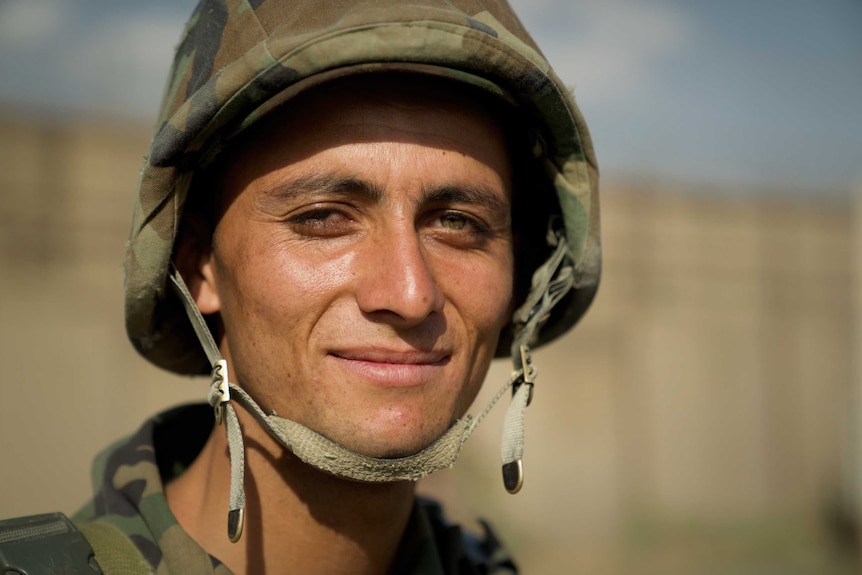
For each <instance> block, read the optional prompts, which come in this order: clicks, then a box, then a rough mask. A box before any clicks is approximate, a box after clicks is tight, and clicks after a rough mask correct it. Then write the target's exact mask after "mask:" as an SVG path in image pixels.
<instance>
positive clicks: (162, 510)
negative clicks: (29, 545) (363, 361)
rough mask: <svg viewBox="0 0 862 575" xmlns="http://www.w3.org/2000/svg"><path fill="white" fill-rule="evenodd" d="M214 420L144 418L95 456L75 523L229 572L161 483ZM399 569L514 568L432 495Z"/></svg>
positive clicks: (194, 569)
mask: <svg viewBox="0 0 862 575" xmlns="http://www.w3.org/2000/svg"><path fill="white" fill-rule="evenodd" d="M212 426H213V411H212V409H211V408H210V407H209V406H208V405H204V404H201V405H192V406H183V407H179V408H175V409H172V410H169V411H166V412H164V413H161V414H159V415H157V416H155V417H153V418H151V419H149V420H147V421H146V422H145V423H144V425H143V426H142V427H141V428H140V429H139V430H138V431H137V432H135V433H134V434H133V435H131V436H130V437H127V438H125V439H122V440H120V441H118V442H116V443H114V444H113V445H111V446H110V447H108V448H107V449H106V450H105V451H103V452H102V453H101V454H100V455H99V456H98V457H97V458H96V460H95V462H94V464H93V470H92V478H93V487H94V491H95V496H94V497H93V499H92V501H90V502H89V503H88V504H87V505H85V506H84V507H83V508H82V509H81V510H80V511H79V512H78V513H77V514H76V515H75V517H74V520H75V522H77V523H80V522H89V521H102V522H106V523H110V524H112V525H114V526H116V527H117V528H119V529H120V530H121V531H122V532H123V533H124V534H126V535H127V536H128V537H129V539H130V540H131V541H132V543H134V545H135V546H136V547H137V548H138V549H139V550H140V552H141V554H142V555H143V556H144V557H145V558H146V559H147V561H149V563H150V565H151V566H152V569H153V572H158V573H159V574H160V575H162V574H164V575H169V574H171V573H173V574H183V575H230V573H231V571H230V570H229V569H228V568H227V567H225V566H224V565H222V563H221V562H220V561H219V560H218V559H217V558H215V557H212V556H210V555H209V554H208V553H207V552H206V551H204V550H203V549H202V548H201V547H200V546H199V545H198V544H197V543H196V542H195V541H194V540H193V539H192V538H191V537H190V536H189V535H188V534H187V533H186V532H185V531H184V530H183V528H182V527H180V525H179V523H177V520H176V518H175V517H174V515H173V513H171V510H170V508H169V507H168V504H167V501H166V500H165V495H164V484H165V483H166V482H168V481H170V480H171V479H173V478H174V477H177V476H178V475H180V474H181V473H182V472H183V471H184V470H185V469H186V468H187V467H188V466H189V465H190V464H191V462H192V461H193V460H194V458H195V457H196V456H197V454H198V453H199V452H200V450H201V449H202V448H203V445H204V443H205V442H206V439H207V436H208V435H209V433H210V430H211V429H212ZM392 572H393V573H398V574H399V575H410V574H416V575H419V574H423V575H426V574H427V575H437V574H440V575H449V574H461V575H473V574H477V575H478V574H480V573H482V574H485V573H496V574H500V575H502V574H510V573H516V572H517V570H516V568H515V567H514V564H513V563H512V561H511V559H510V558H509V557H508V554H507V553H506V552H505V550H504V549H503V548H502V547H501V546H500V544H499V542H498V540H497V538H496V537H495V536H494V534H493V533H492V532H491V531H490V529H489V528H488V527H487V525H485V534H484V536H483V537H476V536H474V535H472V534H469V533H466V532H464V531H462V530H461V528H460V527H458V526H457V525H451V524H449V523H447V522H446V520H445V519H444V517H443V513H442V510H441V508H440V506H439V505H437V504H436V503H435V502H433V501H430V500H425V499H417V501H416V504H415V505H414V508H413V513H412V516H411V518H410V522H409V524H408V526H407V530H406V531H405V534H404V538H403V539H402V542H401V545H400V547H399V550H398V554H397V556H396V559H395V563H394V564H393V568H392Z"/></svg>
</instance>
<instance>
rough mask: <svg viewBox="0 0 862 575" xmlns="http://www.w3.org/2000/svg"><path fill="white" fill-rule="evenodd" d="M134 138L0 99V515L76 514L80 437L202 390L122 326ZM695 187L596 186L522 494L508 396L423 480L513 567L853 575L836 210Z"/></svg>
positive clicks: (846, 311) (83, 484)
mask: <svg viewBox="0 0 862 575" xmlns="http://www.w3.org/2000/svg"><path fill="white" fill-rule="evenodd" d="M149 132H150V131H149V129H148V128H146V127H135V126H115V125H109V124H104V123H97V122H87V121H86V120H79V121H70V120H64V119H59V118H53V119H52V118H28V117H19V116H17V115H15V114H13V113H11V112H8V113H5V114H4V113H2V112H0V366H2V370H0V377H1V378H2V380H0V391H2V400H0V457H2V461H3V467H4V470H3V473H0V517H5V516H11V515H21V514H28V513H36V512H42V511H51V510H58V509H59V510H63V511H66V512H73V511H74V510H75V509H76V507H77V506H78V505H80V504H81V503H82V502H83V501H84V500H85V499H86V498H87V496H88V493H89V479H88V477H89V464H90V460H91V458H92V455H93V454H94V453H95V452H96V451H97V450H99V449H101V448H103V447H105V446H106V445H107V444H109V443H110V442H112V441H113V440H115V439H116V438H118V437H119V436H121V435H123V434H126V433H129V432H131V431H133V430H134V429H135V428H136V427H137V426H138V425H139V424H140V423H141V421H142V420H143V419H144V418H145V417H147V416H148V415H150V414H152V413H153V412H155V411H157V410H160V409H162V408H164V407H166V406H169V405H172V404H175V403H178V402H183V401H191V400H194V401H198V400H203V399H204V397H205V394H206V382H204V381H200V380H187V379H183V378H179V377H176V376H172V375H170V374H167V373H165V372H162V371H160V370H158V369H156V368H154V367H152V366H149V365H148V364H146V362H144V361H143V360H142V359H140V358H139V357H137V356H136V354H135V352H134V351H133V350H132V348H131V346H130V345H129V344H128V343H127V341H126V339H125V334H124V331H123V324H122V305H123V304H122V259H123V250H124V244H125V239H126V233H127V225H128V220H129V216H130V213H131V205H132V198H133V195H134V191H135V187H136V179H137V174H138V169H139V167H140V164H141V160H142V155H143V153H144V151H145V149H146V145H147V141H148V138H149ZM692 192H696V193H692ZM706 192H708V190H687V189H681V188H677V189H673V188H672V187H668V185H667V184H666V183H662V182H659V181H649V182H647V183H639V184H632V183H626V182H613V181H610V180H609V179H608V181H607V182H604V183H603V206H602V209H603V214H602V222H603V228H604V229H603V238H604V250H605V273H604V278H603V284H602V287H601V289H600V292H599V295H598V297H597V299H596V302H595V305H594V307H593V309H592V311H590V313H589V314H587V316H586V318H585V319H584V320H583V322H582V323H581V324H580V325H579V327H578V328H577V329H576V330H574V331H573V332H572V333H570V334H569V335H568V336H566V337H565V338H563V339H562V340H560V341H558V342H556V343H554V344H552V345H550V346H548V347H547V348H546V349H543V350H540V351H539V352H537V356H536V364H537V366H538V369H539V383H538V386H537V389H536V396H535V401H534V402H533V404H532V406H531V407H530V409H529V410H528V412H527V446H526V456H525V457H526V459H525V465H526V483H525V487H524V490H523V491H522V492H521V493H520V494H518V495H517V496H514V497H512V496H508V495H506V494H505V493H504V490H503V488H502V485H501V482H500V479H499V475H500V471H499V462H498V458H499V455H498V452H499V442H500V439H499V437H500V429H501V421H502V415H503V410H504V408H503V407H502V406H501V407H498V408H497V409H498V412H494V413H492V414H491V416H489V417H488V419H487V420H486V421H485V422H484V423H483V424H482V426H481V427H480V429H479V431H477V434H476V435H475V436H474V438H472V439H471V441H470V442H469V443H468V446H467V448H466V450H465V453H464V455H463V457H462V460H461V461H459V463H458V465H456V466H455V468H454V469H453V470H451V471H446V472H443V473H441V474H439V475H437V476H435V477H433V478H431V479H430V480H428V481H427V482H425V484H424V485H423V489H424V490H425V491H427V492H430V493H433V494H437V495H439V496H442V497H444V498H445V499H447V500H448V501H449V502H450V505H449V508H450V514H451V515H453V516H454V517H456V518H459V519H463V520H471V518H473V517H474V516H476V515H480V516H485V517H488V518H490V519H492V520H493V522H494V523H495V525H496V526H497V528H498V531H499V534H500V536H501V537H502V538H503V539H504V541H505V542H506V543H507V544H508V545H509V546H510V547H512V548H513V549H514V550H515V552H516V553H517V556H518V557H520V558H521V562H522V564H523V566H524V568H525V569H524V570H525V572H527V573H561V574H564V573H566V574H568V573H585V574H617V573H665V574H667V573H693V572H700V573H704V572H706V573H776V572H780V573H845V572H846V573H850V572H858V565H857V564H856V557H855V548H854V546H853V545H851V544H845V543H843V542H847V541H850V540H851V539H852V533H853V529H854V528H855V523H854V521H855V516H854V515H853V509H852V506H850V505H849V504H847V503H846V494H847V492H848V490H852V488H853V487H854V486H853V485H848V479H847V477H851V476H852V474H848V473H847V469H848V461H847V460H848V457H849V456H850V455H851V454H852V449H853V446H854V445H855V444H849V447H848V443H847V441H848V438H849V437H851V434H850V433H849V431H848V429H849V425H850V423H851V421H850V411H851V410H850V408H849V403H850V398H851V379H852V372H851V369H852V366H853V349H852V345H851V344H852V337H853V332H854V326H855V321H856V320H855V316H854V314H852V313H851V311H850V310H851V309H853V302H854V299H853V297H854V296H853V273H854V272H853V266H852V265H851V262H852V261H853V253H854V251H853V230H854V228H855V223H854V221H855V220H854V216H853V213H852V210H850V209H849V205H843V204H837V205H836V204H834V203H833V204H830V205H818V204H814V203H808V204H802V203H796V202H793V201H789V200H786V201H782V200H778V199H772V200H753V199H751V200H744V199H739V198H741V197H744V196H745V195H744V194H736V196H735V197H736V198H737V199H733V200H731V199H720V198H721V197H722V196H720V195H710V194H708V193H706ZM748 197H756V195H755V194H752V195H750V196H748ZM508 369H509V368H508V367H507V366H506V365H505V364H502V363H500V364H495V365H494V366H493V367H492V370H491V373H490V375H489V378H488V381H487V383H486V386H485V389H484V390H483V394H482V395H481V396H480V398H479V400H478V401H477V404H476V405H477V409H478V408H479V407H478V406H482V405H484V402H485V401H487V399H488V397H489V396H490V395H492V394H493V393H494V392H496V390H497V388H498V387H499V386H500V385H501V384H502V382H503V381H504V380H505V378H506V377H507V375H508ZM850 481H852V480H850ZM848 533H850V535H849V536H848Z"/></svg>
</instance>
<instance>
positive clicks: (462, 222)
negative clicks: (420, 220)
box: [440, 214, 468, 230]
mask: <svg viewBox="0 0 862 575" xmlns="http://www.w3.org/2000/svg"><path fill="white" fill-rule="evenodd" d="M467 224H468V222H467V218H465V217H464V216H462V215H460V214H443V215H442V216H440V225H442V226H443V227H444V228H446V229H447V230H463V229H464V228H465V227H467Z"/></svg>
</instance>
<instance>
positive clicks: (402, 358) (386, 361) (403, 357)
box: [329, 348, 451, 387]
mask: <svg viewBox="0 0 862 575" xmlns="http://www.w3.org/2000/svg"><path fill="white" fill-rule="evenodd" d="M329 355H330V357H332V358H333V359H334V360H335V361H336V362H337V364H338V365H339V366H340V367H341V368H342V369H345V370H347V371H349V372H350V373H352V374H354V375H357V376H359V377H360V378H361V379H363V380H366V381H369V382H371V383H373V384H376V385H382V386H391V387H412V386H418V385H422V384H425V383H427V382H429V381H431V380H432V379H435V378H436V377H437V376H439V374H440V373H441V371H442V370H443V368H444V367H445V366H446V365H447V364H448V363H449V361H450V357H451V356H450V355H449V354H448V353H446V352H443V351H430V352H425V351H416V350H405V351H401V350H390V349H380V348H363V349H350V350H339V351H332V352H330V354H329Z"/></svg>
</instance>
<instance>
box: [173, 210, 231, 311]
mask: <svg viewBox="0 0 862 575" xmlns="http://www.w3.org/2000/svg"><path fill="white" fill-rule="evenodd" d="M183 224H184V225H183V230H182V231H181V233H180V236H179V237H178V238H177V246H176V250H175V251H174V265H175V266H176V267H177V270H179V272H180V275H181V276H182V277H183V281H185V282H186V286H188V288H189V292H190V293H191V294H192V297H193V298H194V300H195V303H196V304H197V306H198V309H199V310H200V312H201V313H202V314H203V315H207V314H212V313H216V312H217V311H219V310H221V300H220V299H219V295H218V289H217V286H216V274H215V262H214V261H213V250H212V241H211V237H212V233H211V232H210V230H209V226H208V225H206V224H205V223H204V222H202V221H201V218H199V217H195V216H192V217H190V218H188V219H187V220H186V221H185V222H183Z"/></svg>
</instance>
